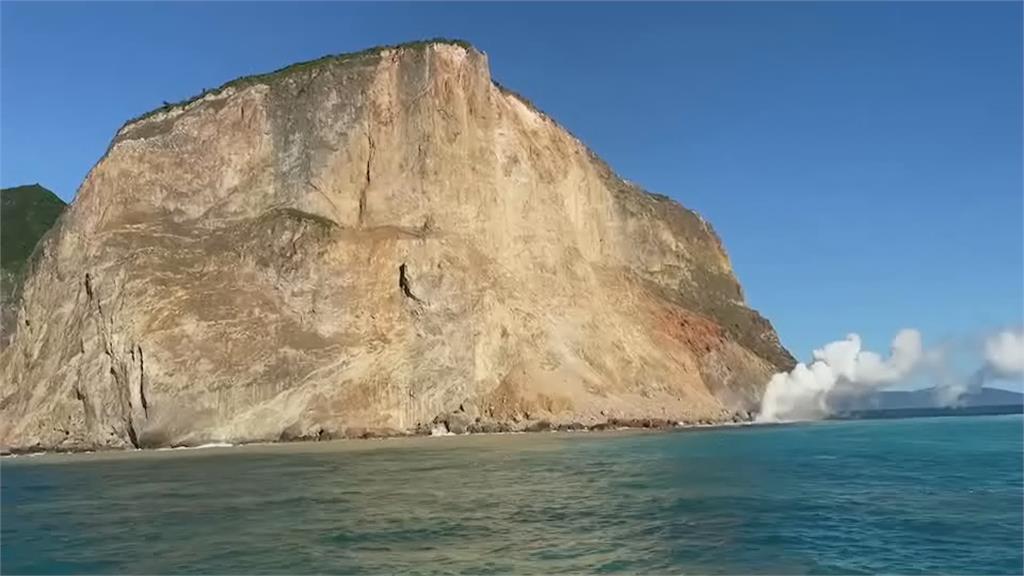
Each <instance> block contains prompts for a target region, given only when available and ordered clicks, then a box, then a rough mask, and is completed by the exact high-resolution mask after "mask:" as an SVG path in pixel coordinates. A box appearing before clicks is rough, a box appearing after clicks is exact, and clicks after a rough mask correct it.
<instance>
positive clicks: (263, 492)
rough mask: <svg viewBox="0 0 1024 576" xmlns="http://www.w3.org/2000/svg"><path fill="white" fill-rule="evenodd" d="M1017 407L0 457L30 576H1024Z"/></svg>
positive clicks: (7, 525)
mask: <svg viewBox="0 0 1024 576" xmlns="http://www.w3.org/2000/svg"><path fill="white" fill-rule="evenodd" d="M1022 451H1024V446H1022V419H1021V416H1020V415H1010V416H986V417H951V418H921V419H907V420H877V421H869V420H863V421H830V422H817V423H809V424H799V425H780V426H751V427H743V428H734V429H714V430H686V431H675V432H609V433H536V434H520V435H503V436H469V437H443V438H414V439H396V440H365V441H336V442H322V443H303V444H287V445H267V446H245V447H233V448H209V449H193V450H172V451H150V452H130V453H116V454H79V455H44V456H39V457H24V456H21V457H17V458H6V459H4V460H3V462H2V465H0V474H2V477H0V485H2V489H0V494H2V509H0V513H2V526H0V531H2V547H0V563H2V564H0V570H2V572H3V573H4V574H20V573H136V574H139V573H204V574H210V573H215V574H228V573H289V574H300V573H314V572H316V573H324V572H332V573H346V574H393V573H410V574H435V573H445V574H485V573H515V574H549V573H566V572H571V573H587V574H590V573H601V574H603V573H643V574H662V573H673V574H677V573H689V574H749V573H771V574H783V573H786V574H789V573H793V574H797V573H801V574H802V573H814V574H868V573H878V572H885V573H900V574H934V573H955V574H1020V573H1021V572H1022V570H1024V566H1022V564H1024V557H1022V541H1024V533H1022V510H1024V501H1022V494H1024V492H1022V491H1024V486H1022Z"/></svg>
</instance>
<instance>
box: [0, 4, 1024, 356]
mask: <svg viewBox="0 0 1024 576" xmlns="http://www.w3.org/2000/svg"><path fill="white" fill-rule="evenodd" d="M1021 19H1022V12H1021V4H1020V3H966V2H965V3H875V2H863V3H786V4H768V3H730V4H697V3H682V4H666V3H658V4H644V5H635V4H634V5H625V4H609V3H606V4H578V3H573V4H532V3H531V4H417V5H407V4H375V5H369V4H347V3H344V4H343V3H312V4H287V5H286V4H270V3H258V4H243V3H219V4H216V3H169V4H134V3H82V4H58V3H37V4H28V3H10V2H4V3H3V4H2V6H0V26H2V30H0V31H2V34H0V60H2V72H0V180H2V184H3V186H11V185H15V184H21V183H29V182H36V181H38V182H40V183H42V184H44V185H46V186H48V187H50V188H51V189H53V190H54V191H56V192H57V193H58V194H59V195H60V196H61V197H63V198H65V199H71V198H72V197H73V196H74V193H75V189H76V188H77V187H78V185H79V184H80V183H81V180H82V178H83V177H84V175H85V173H86V172H87V171H88V170H89V168H90V167H91V166H92V164H94V163H95V162H96V161H97V160H98V159H99V157H100V156H101V155H102V154H103V151H104V149H105V148H106V146H107V144H108V142H109V140H110V138H111V136H112V135H113V134H114V132H115V130H116V129H117V128H118V127H119V126H120V125H121V124H122V123H123V122H124V121H125V120H126V119H128V118H130V117H133V116H135V115H138V114H140V113H142V112H145V111H147V110H149V109H152V108H155V107H158V106H159V105H160V104H161V102H162V101H165V100H166V101H176V100H179V99H182V98H185V97H188V96H191V95H193V94H195V93H198V92H200V91H201V90H202V89H203V88H212V87H215V86H218V85H220V84H222V83H224V82H226V81H228V80H230V79H232V78H235V77H237V76H241V75H245V74H250V73H256V72H265V71H269V70H273V69H276V68H279V67H281V66H284V65H287V64H290V63H292V62H295V61H300V60H307V59H311V58H316V57H319V56H321V55H323V54H327V53H339V52H348V51H353V50H359V49H362V48H365V47H368V46H371V45H378V44H387V43H395V42H401V41H406V40H411V39H419V38H425V37H434V36H447V37H459V38H465V39H467V40H469V41H471V42H473V43H474V44H475V45H476V46H477V47H479V48H480V49H482V50H483V51H485V52H486V53H487V54H488V56H489V58H490V62H491V69H492V73H493V75H494V76H495V78H496V79H497V80H499V81H500V82H502V83H503V84H506V85H508V86H509V87H511V88H513V89H514V90H516V91H518V92H520V93H522V94H524V95H525V96H527V97H528V98H530V99H531V100H533V101H534V102H535V103H536V104H537V105H538V106H539V107H540V108H542V109H543V110H545V111H546V112H548V113H549V114H551V115H552V116H553V117H554V118H556V119H557V120H558V121H559V122H560V123H562V124H563V125H564V126H566V127H567V128H569V129H570V130H571V131H572V132H573V133H574V134H576V135H577V136H579V137H580V138H581V139H582V140H583V141H585V142H587V143H588V144H589V145H590V146H591V147H592V148H593V149H594V150H595V151H596V152H597V153H598V154H600V155H601V156H603V157H604V158H605V159H606V160H608V161H609V163H610V164H611V165H612V166H613V167H614V168H615V169H616V170H617V171H618V172H619V173H620V174H621V175H622V176H623V177H625V178H627V179H629V180H632V181H635V182H637V183H639V184H641V185H643V186H644V187H646V188H648V189H649V190H651V191H656V192H660V193H664V194H667V195H669V196H671V197H673V198H675V199H676V200H678V201H680V202H681V203H683V204H685V205H686V206H689V207H691V208H694V209H696V210H698V211H699V212H701V213H702V214H703V215H705V216H706V217H707V218H708V219H709V220H710V221H711V222H712V223H713V224H714V226H715V227H716V229H717V230H718V232H719V233H720V235H721V236H722V237H723V239H724V241H725V244H726V247H727V248H728V250H729V252H730V255H731V257H732V259H733V264H734V266H735V268H736V270H737V272H738V274H739V276H740V279H741V281H742V283H743V284H744V287H745V289H746V293H747V296H748V300H749V301H750V303H751V304H752V305H753V306H754V307H756V308H758V309H759V310H761V311H762V312H763V313H764V314H765V315H766V316H768V317H769V318H770V319H771V320H772V321H773V322H774V324H775V326H776V327H777V328H778V330H779V332H780V334H781V337H782V339H783V341H784V343H785V344H786V345H787V346H788V347H789V348H790V349H791V350H792V351H793V352H794V354H795V355H797V356H798V357H800V358H806V357H807V355H808V354H809V353H810V351H811V350H812V349H813V348H815V347H817V346H819V345H820V344H822V343H824V342H825V341H828V340H832V339H838V338H841V337H843V336H844V335H845V334H846V333H847V332H850V331H856V332H860V333H861V334H862V335H863V336H864V338H865V340H866V342H867V343H868V344H869V345H870V346H872V347H875V348H878V349H885V348H886V347H887V346H888V343H889V340H890V339H891V337H892V335H893V334H894V333H895V332H896V331H897V330H898V329H899V328H902V327H916V328H919V329H921V330H922V331H923V332H924V334H925V337H926V339H927V340H928V341H930V342H940V341H943V340H945V339H949V338H971V337H977V336H978V335H980V334H982V333H984V332H986V331H988V330H991V329H993V328H996V327H1001V326H1006V325H1020V324H1021V323H1022V322H1024V319H1022V314H1024V312H1022V302H1024V264H1022V262H1024V247H1022V246H1024V241H1022V237H1024V229H1022V226H1024V204H1022V192H1021V181H1022V166H1021V164H1022V160H1021V158H1022V144H1021V138H1022V113H1021V101H1022V78H1021V69H1022V58H1021V53H1022V44H1021V42H1022V40H1021Z"/></svg>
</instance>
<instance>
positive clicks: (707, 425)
mask: <svg viewBox="0 0 1024 576" xmlns="http://www.w3.org/2000/svg"><path fill="white" fill-rule="evenodd" d="M754 417H755V414H753V413H751V412H737V413H735V414H734V415H733V417H732V418H731V419H726V420H718V421H712V420H697V421H694V422H684V421H674V420H669V419H660V418H609V419H607V420H604V421H601V422H597V423H594V424H589V425H588V424H583V423H581V422H570V423H551V422H549V421H547V420H532V421H522V422H512V423H509V422H494V421H489V420H486V419H481V418H477V419H476V420H475V421H473V422H469V423H465V424H464V423H463V422H462V421H461V420H460V419H458V418H452V417H451V416H449V418H446V419H443V420H440V419H439V420H438V421H437V422H436V423H435V424H434V426H433V427H427V426H420V427H417V428H414V429H411V430H393V429H348V430H346V431H345V432H344V433H340V434H333V433H329V432H325V431H321V433H319V434H316V435H301V436H288V435H287V434H282V435H281V437H280V438H278V439H276V440H265V441H256V442H241V443H221V442H201V443H188V444H175V445H170V446H146V447H135V448H116V447H111V446H81V445H75V446H63V447H62V446H57V447H51V448H44V447H29V448H13V449H8V448H6V447H0V457H16V456H33V455H42V454H89V453H94V452H131V451H142V450H144V451H147V452H149V451H157V450H173V449H180V448H193V449H194V448H200V447H204V446H210V447H228V446H231V447H234V446H251V445H266V444H290V443H298V442H329V441H336V440H386V439H392V438H417V437H420V438H422V437H430V436H484V435H499V434H536V433H545V432H616V431H630V430H637V431H638V430H650V431H669V430H695V429H719V428H733V427H738V426H751V425H754V424H755V421H754Z"/></svg>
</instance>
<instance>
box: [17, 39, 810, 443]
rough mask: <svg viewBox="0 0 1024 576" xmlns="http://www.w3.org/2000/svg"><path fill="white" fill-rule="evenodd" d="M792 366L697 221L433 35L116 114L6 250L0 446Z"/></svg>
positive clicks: (247, 427) (529, 407) (757, 377)
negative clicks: (23, 246) (21, 259)
mask: <svg viewBox="0 0 1024 576" xmlns="http://www.w3.org/2000/svg"><path fill="white" fill-rule="evenodd" d="M791 363H792V358H791V357H790V356H789V354H788V353H787V352H786V351H785V350H784V349H783V348H782V347H781V346H780V345H779V342H778V340H777V338H776V335H775V333H774V331H773V329H772V327H771V325H770V324H769V323H768V322H767V321H766V320H765V319H763V318H762V317H761V316H759V315H758V314H757V313H756V312H754V311H752V310H750V309H749V308H747V307H746V306H745V304H744V301H743V295H742V292H741V290H740V286H739V284H738V283H737V281H736V279H735V277H734V276H733V273H732V270H731V268H730V264H729V260H728V258H727V256H726V254H725V251H724V250H723V248H722V245H721V242H720V241H719V239H718V237H717V236H716V235H715V233H714V232H713V231H712V230H711V228H710V226H709V225H708V224H707V223H706V222H705V221H704V220H702V219H701V218H700V217H699V216H697V215H696V214H695V213H693V212H691V211H689V210H687V209H685V208H683V207H681V206H679V205H678V204H676V203H674V202H672V201H671V200H669V199H667V198H664V197H660V196H655V195H651V194H648V193H646V192H644V191H642V190H640V189H638V188H636V187H634V186H632V185H630V184H628V183H626V182H624V181H623V180H621V179H619V178H618V177H617V176H616V175H615V174H613V173H612V172H611V170H610V169H609V168H608V167H607V166H606V165H605V164H604V163H603V162H601V161H600V160H599V159H597V158H596V157H595V156H593V155H592V154H591V153H590V152H589V151H588V150H587V148H586V147H585V146H584V145H582V144H581V143H580V142H579V141H577V140H576V139H575V138H573V137H572V136H571V135H570V134H569V133H567V132H566V131H565V130H563V129H562V128H560V127H559V126H558V125H557V124H555V123H554V122H553V121H552V120H550V119H549V118H547V117H546V116H544V115H543V114H541V113H539V112H537V111H536V110H534V109H533V108H532V107H531V106H530V105H528V104H527V103H525V102H524V101H522V100H521V99H520V98H519V97H517V96H515V95H513V94H511V93H508V92H506V91H504V90H503V89H501V88H499V87H497V86H496V85H495V84H494V83H493V82H492V80H491V78H490V74H489V71H488V66H487V60H486V57H485V56H484V55H483V54H481V53H480V52H478V51H476V50H474V49H471V48H468V49H467V48H464V47H462V46H459V45H454V44H445V43H434V44H428V45H425V46H417V47H410V48H394V49H384V50H380V51H377V52H374V53H368V54H364V55H361V56H356V57H348V58H336V59H325V60H322V61H318V62H317V63H316V64H312V65H308V66H301V67H296V68H294V69H291V70H288V71H285V72H281V73H279V74H277V75H274V76H272V77H264V78H261V79H258V80H252V81H246V82H236V83H232V84H229V85H228V86H227V87H225V88H224V89H222V90H220V91H218V92H216V93H212V94H208V95H206V96H204V97H202V98H199V99H197V100H195V101H192V102H190V103H188V104H185V105H183V106H176V107H171V108H168V109H164V110H161V111H159V112H157V113H154V114H152V115H149V116H147V117H145V118H143V119H141V120H138V121H135V122H133V123H130V124H128V125H126V126H125V127H123V128H122V129H121V130H120V131H119V132H118V134H117V135H116V137H115V139H114V142H113V143H112V145H111V147H110V149H109V151H108V152H107V154H106V155H105V157H104V158H103V159H102V160H101V161H100V162H99V164H97V165H96V167H95V168H94V169H93V170H92V172H91V173H90V174H89V175H88V177H87V178H86V181H85V183H84V184H83V186H82V188H81V189H80V191H79V193H78V197H77V198H76V200H75V202H74V203H73V204H72V206H71V207H70V209H69V212H68V213H67V214H65V216H64V217H63V218H62V219H61V220H60V221H59V223H58V229H56V230H55V231H54V232H53V233H52V234H50V235H49V236H48V237H47V239H46V240H45V241H44V244H43V246H42V248H41V253H39V254H37V258H35V260H34V262H33V263H32V271H31V274H30V277H29V279H28V281H27V283H26V285H25V289H24V300H23V306H22V309H21V310H20V312H19V318H18V324H17V331H16V333H15V334H13V340H12V342H11V344H10V345H9V346H8V347H7V349H6V350H5V351H4V352H3V353H2V356H0V376H2V379H3V383H4V389H3V395H2V403H0V442H2V443H3V444H4V445H5V446H7V447H8V448H13V449H18V448H21V449H24V448H29V447H50V448H54V447H56V448H68V449H71V448H78V449H83V448H101V447H127V446H133V445H135V446H144V447H148V446H164V445H179V444H199V443H204V442H242V441H258V440H278V439H295V438H321V437H332V436H339V435H362V434H376V433H390V432H396V431H410V430H416V429H420V430H423V429H429V428H430V426H431V424H432V423H433V422H437V421H444V420H446V419H447V418H448V417H449V416H448V415H451V414H453V413H460V414H471V415H472V418H462V416H460V417H459V421H458V423H457V424H456V425H457V426H458V427H460V428H468V429H472V428H473V426H474V424H475V425H477V427H478V428H481V429H483V428H484V427H495V428H497V429H507V428H515V427H519V428H526V427H528V426H530V423H535V422H538V421H546V422H550V423H551V424H552V425H554V426H558V425H560V424H564V425H568V424H573V425H575V424H576V423H582V424H594V423H598V422H603V421H608V420H610V419H630V418H633V419H637V418H657V419H665V420H687V421H696V420H709V421H720V420H726V419H730V418H732V416H733V412H734V411H736V410H743V409H748V408H752V407H753V406H754V405H755V404H756V402H757V401H758V399H759V398H760V394H761V391H762V389H763V385H764V383H765V382H767V380H768V378H769V376H770V375H771V374H772V373H773V372H774V371H776V370H778V369H780V368H785V367H788V365H789V364H791ZM467 420H469V421H467Z"/></svg>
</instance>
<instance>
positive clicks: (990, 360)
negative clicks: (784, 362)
mask: <svg viewBox="0 0 1024 576" xmlns="http://www.w3.org/2000/svg"><path fill="white" fill-rule="evenodd" d="M982 352H983V353H982V356H983V361H982V364H981V366H980V367H979V368H977V369H976V370H975V371H974V372H973V373H972V374H970V375H969V376H967V377H964V376H962V375H958V374H956V373H955V371H953V370H952V369H951V368H950V367H949V366H948V362H947V357H948V356H949V355H950V353H951V350H950V349H949V348H934V349H925V348H924V346H923V345H922V339H921V333H920V332H918V331H917V330H914V329H905V330H900V331H899V332H898V333H897V334H896V336H895V338H893V341H892V346H891V350H890V352H889V355H888V356H887V357H885V358H883V357H882V356H881V355H879V354H877V353H875V352H871V351H869V350H863V349H862V346H861V339H860V336H858V335H857V334H850V335H849V336H847V337H846V339H845V340H839V341H837V342H831V343H829V344H826V345H825V346H824V347H822V348H820V349H818V350H815V351H814V353H813V358H814V360H813V361H812V362H811V363H810V364H804V363H799V364H797V365H796V367H795V368H793V370H791V371H790V372H780V373H777V374H775V375H774V376H772V379H771V380H770V381H769V382H768V387H767V389H766V390H765V394H764V397H763V399H762V400H761V411H760V414H759V415H758V418H757V419H758V421H760V422H777V421H786V420H817V419H821V418H824V417H826V416H828V415H830V414H831V413H832V411H833V408H832V405H833V402H834V401H835V400H836V399H837V398H839V397H851V396H860V395H865V394H868V393H871V392H874V391H876V390H880V389H883V388H886V387H888V386H891V385H893V384H897V383H900V382H904V381H906V380H908V379H910V378H911V377H913V376H915V375H918V374H922V373H924V374H927V375H928V376H930V377H931V378H932V379H933V381H934V382H936V392H937V398H938V400H939V402H940V403H941V404H942V405H944V406H950V405H955V404H956V403H957V402H958V401H959V399H960V398H961V397H962V396H963V395H964V394H968V393H971V392H976V391H978V390H980V389H981V387H982V386H983V385H984V384H985V383H986V382H988V381H990V380H993V379H1008V378H1022V377H1024V328H1016V329H1012V330H1004V331H1002V332H998V333H996V334H993V335H991V336H989V337H988V338H987V339H986V340H985V342H984V345H983V350H982Z"/></svg>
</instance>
